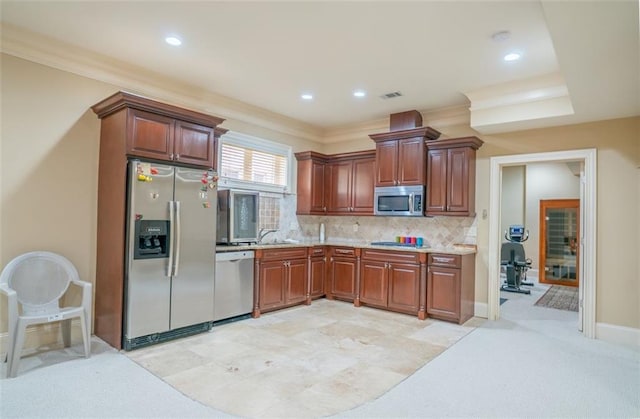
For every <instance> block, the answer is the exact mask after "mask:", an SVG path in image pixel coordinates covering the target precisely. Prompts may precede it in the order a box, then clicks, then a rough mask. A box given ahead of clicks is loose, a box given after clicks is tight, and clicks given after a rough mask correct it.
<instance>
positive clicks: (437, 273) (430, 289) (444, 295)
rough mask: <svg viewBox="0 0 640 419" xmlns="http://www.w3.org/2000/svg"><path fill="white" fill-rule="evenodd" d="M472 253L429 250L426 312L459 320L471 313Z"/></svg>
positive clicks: (473, 295)
mask: <svg viewBox="0 0 640 419" xmlns="http://www.w3.org/2000/svg"><path fill="white" fill-rule="evenodd" d="M474 304H475V255H448V254H437V253H433V254H429V272H428V275H427V314H428V315H429V317H433V318H437V319H440V320H448V321H454V322H456V323H459V324H462V323H464V322H466V321H467V320H469V319H470V318H471V317H473V314H474Z"/></svg>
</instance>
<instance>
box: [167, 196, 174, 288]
mask: <svg viewBox="0 0 640 419" xmlns="http://www.w3.org/2000/svg"><path fill="white" fill-rule="evenodd" d="M175 221H176V213H175V209H174V207H173V201H169V263H168V265H167V276H169V277H170V276H171V274H172V273H173V252H174V247H175V243H176V237H175Z"/></svg>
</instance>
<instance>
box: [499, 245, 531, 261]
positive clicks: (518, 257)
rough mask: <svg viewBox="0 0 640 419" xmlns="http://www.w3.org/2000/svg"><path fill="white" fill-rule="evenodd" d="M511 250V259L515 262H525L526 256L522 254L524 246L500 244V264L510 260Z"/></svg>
mask: <svg viewBox="0 0 640 419" xmlns="http://www.w3.org/2000/svg"><path fill="white" fill-rule="evenodd" d="M512 250H513V259H514V261H516V262H526V260H527V256H526V255H525V253H524V246H523V245H522V243H510V242H505V243H502V247H501V248H500V260H501V261H502V263H504V262H508V261H510V260H511V251H512Z"/></svg>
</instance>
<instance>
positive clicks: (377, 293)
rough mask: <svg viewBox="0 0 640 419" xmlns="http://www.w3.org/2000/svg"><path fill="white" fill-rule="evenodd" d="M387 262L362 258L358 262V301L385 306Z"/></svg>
mask: <svg viewBox="0 0 640 419" xmlns="http://www.w3.org/2000/svg"><path fill="white" fill-rule="evenodd" d="M387 264H388V262H376V261H372V260H362V261H361V262H360V301H361V302H363V303H365V304H372V305H376V306H380V307H386V306H387V290H388V282H387Z"/></svg>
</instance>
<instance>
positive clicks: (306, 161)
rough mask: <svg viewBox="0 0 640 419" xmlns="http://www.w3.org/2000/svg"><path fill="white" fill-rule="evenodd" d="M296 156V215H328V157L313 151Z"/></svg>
mask: <svg viewBox="0 0 640 419" xmlns="http://www.w3.org/2000/svg"><path fill="white" fill-rule="evenodd" d="M295 156H296V159H297V160H298V181H297V186H296V188H297V206H296V214H298V215H307V214H315V215H324V214H326V213H327V202H326V200H327V192H326V189H327V188H326V186H325V185H326V182H327V181H328V176H327V171H328V168H327V158H328V156H325V155H324V154H320V153H316V152H313V151H305V152H301V153H296V154H295Z"/></svg>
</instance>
